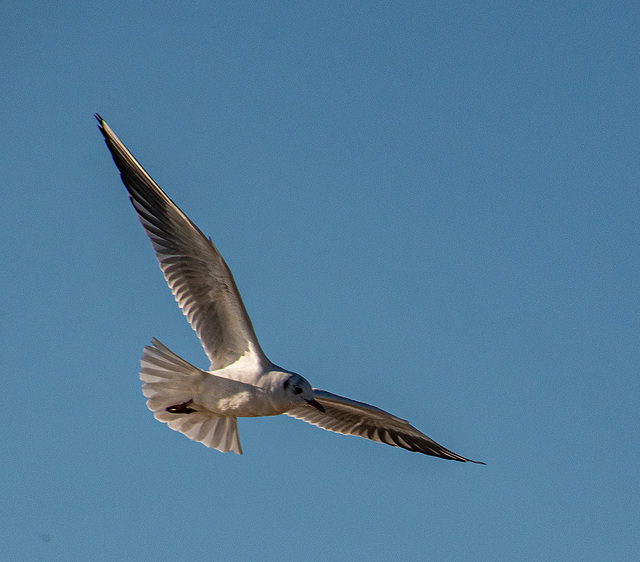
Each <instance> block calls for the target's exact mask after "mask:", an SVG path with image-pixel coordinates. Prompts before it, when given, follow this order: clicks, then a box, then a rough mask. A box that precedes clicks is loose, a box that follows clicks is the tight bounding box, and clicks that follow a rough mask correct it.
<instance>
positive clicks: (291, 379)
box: [282, 373, 324, 412]
mask: <svg viewBox="0 0 640 562" xmlns="http://www.w3.org/2000/svg"><path fill="white" fill-rule="evenodd" d="M282 390H283V391H284V393H285V395H286V397H287V399H288V400H291V401H292V402H302V403H306V404H309V406H313V407H314V408H316V409H317V410H320V411H321V412H324V408H323V407H322V404H320V403H319V402H318V401H317V400H316V399H315V397H314V395H313V389H312V388H311V385H310V384H309V381H308V380H307V379H305V378H304V377H301V376H300V375H298V374H296V373H291V374H290V375H289V376H287V377H286V378H285V379H284V380H283V382H282Z"/></svg>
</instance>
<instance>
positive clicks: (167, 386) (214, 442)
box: [140, 338, 242, 455]
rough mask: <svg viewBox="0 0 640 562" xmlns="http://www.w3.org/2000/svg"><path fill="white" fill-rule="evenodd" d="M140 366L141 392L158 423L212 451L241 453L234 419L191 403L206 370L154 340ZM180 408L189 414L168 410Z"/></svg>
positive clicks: (205, 375)
mask: <svg viewBox="0 0 640 562" xmlns="http://www.w3.org/2000/svg"><path fill="white" fill-rule="evenodd" d="M140 366H141V370H140V380H142V381H143V383H144V384H143V385H142V393H143V394H144V395H145V396H146V397H147V398H148V400H147V406H148V407H149V409H150V410H151V411H152V412H153V416H154V417H155V418H156V419H157V420H158V421H161V422H163V423H166V424H167V425H168V426H169V427H170V428H171V429H173V430H174V431H179V432H180V433H184V434H185V435H186V436H187V437H188V438H189V439H192V440H193V441H198V442H199V443H202V444H203V445H205V446H207V447H210V448H212V449H218V451H222V452H223V453H228V452H229V451H233V452H234V453H237V454H239V455H241V454H242V446H241V445H240V436H239V435H238V419H237V418H235V417H222V416H217V415H215V414H214V413H213V412H211V411H209V410H206V409H204V408H201V407H199V406H198V404H194V403H190V401H191V400H192V399H193V397H194V396H195V395H196V394H197V393H198V391H199V388H200V385H201V384H202V381H203V380H204V377H207V376H210V375H209V374H208V373H207V372H206V371H203V370H201V369H198V368H197V367H194V366H193V365H191V363H188V362H187V361H185V360H184V359H182V358H181V357H178V356H177V355H176V354H175V353H173V351H171V350H170V349H169V348H168V347H166V346H164V345H163V344H162V343H160V342H159V341H158V340H157V339H155V338H154V339H153V340H152V345H150V346H149V345H148V346H146V347H145V348H144V354H143V355H142V359H141V360H140ZM179 405H185V408H186V409H187V410H189V413H178V412H170V411H167V408H170V407H171V406H179Z"/></svg>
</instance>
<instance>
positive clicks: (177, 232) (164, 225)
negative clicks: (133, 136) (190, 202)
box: [96, 115, 268, 369]
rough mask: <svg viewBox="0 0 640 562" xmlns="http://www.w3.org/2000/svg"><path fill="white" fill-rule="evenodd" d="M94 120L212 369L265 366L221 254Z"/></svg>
mask: <svg viewBox="0 0 640 562" xmlns="http://www.w3.org/2000/svg"><path fill="white" fill-rule="evenodd" d="M96 119H97V120H98V122H99V123H100V125H99V128H100V131H101V132H102V134H103V135H104V138H105V141H106V143H107V147H108V148H109V150H110V151H111V155H112V156H113V160H114V162H115V163H116V166H117V167H118V169H119V170H120V175H121V177H122V182H123V183H124V185H125V187H126V188H127V191H128V192H129V195H130V199H131V202H132V203H133V206H134V208H135V210H136V212H137V213H138V217H139V219H140V222H141V223H142V226H144V229H145V231H146V232H147V235H148V236H149V238H150V239H151V243H152V244H153V249H154V250H155V252H156V256H157V257H158V261H159V262H160V268H161V269H162V272H163V273H164V277H165V279H166V280H167V283H168V284H169V287H170V288H171V290H172V291H173V295H174V296H175V298H176V301H177V303H178V304H179V305H180V308H181V309H182V312H183V313H184V315H185V316H186V317H187V319H188V320H189V323H190V324H191V326H192V327H193V329H194V330H195V331H196V333H197V334H198V337H199V338H200V341H201V342H202V346H203V347H204V349H205V351H206V353H207V355H208V356H209V359H210V360H211V369H220V368H223V367H226V366H227V365H230V364H232V363H235V362H236V361H237V360H238V359H240V358H241V357H245V356H248V355H254V356H255V359H257V360H258V361H259V362H260V363H263V362H268V360H267V358H266V357H265V355H264V353H263V352H262V350H261V349H260V345H259V343H258V338H257V337H256V334H255V332H254V330H253V326H252V324H251V319H250V318H249V315H248V314H247V311H246V309H245V307H244V304H243V302H242V299H241V297H240V293H239V292H238V288H237V287H236V283H235V281H234V279H233V275H232V274H231V271H230V270H229V267H228V266H227V264H226V263H225V261H224V259H223V258H222V256H221V255H220V252H218V250H217V248H216V247H215V246H214V245H213V243H212V242H211V240H210V239H208V238H207V237H206V236H205V235H204V234H203V233H202V232H201V231H200V229H199V228H198V227H197V226H196V225H195V224H193V222H191V220H190V219H189V217H187V215H185V214H184V213H183V212H182V211H181V210H180V209H179V208H178V206H177V205H176V204H175V203H174V202H173V201H172V200H171V199H169V197H168V196H167V195H166V194H165V193H164V191H162V189H160V186H158V184H157V183H156V182H155V181H153V178H152V177H151V176H150V175H149V174H148V173H147V172H146V171H145V169H144V168H143V167H142V166H141V165H140V164H139V163H138V161H137V160H136V159H135V158H134V156H133V155H132V154H131V152H129V150H128V149H127V147H126V146H125V145H124V144H123V143H122V142H121V141H120V139H119V138H118V137H117V136H116V135H115V133H114V132H113V131H112V130H111V129H110V128H109V126H108V125H107V124H106V123H105V121H104V120H103V119H102V117H100V116H99V115H96Z"/></svg>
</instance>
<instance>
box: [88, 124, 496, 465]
mask: <svg viewBox="0 0 640 562" xmlns="http://www.w3.org/2000/svg"><path fill="white" fill-rule="evenodd" d="M95 117H96V119H97V120H98V123H99V125H98V127H99V129H100V132H101V133H102V134H103V136H104V139H105V141H106V143H107V147H108V148H109V151H110V152H111V155H112V156H113V160H114V162H115V164H116V166H117V167H118V169H119V170H120V175H121V177H122V182H123V183H124V185H125V187H126V188H127V191H128V192H129V197H130V199H131V202H132V203H133V207H134V208H135V210H136V213H137V214H138V218H139V219H140V222H141V223H142V226H143V227H144V229H145V231H146V233H147V235H148V236H149V238H150V239H151V243H152V245H153V249H154V250H155V253H156V256H157V258H158V261H159V262H160V269H161V270H162V272H163V274H164V277H165V279H166V281H167V283H168V285H169V287H170V288H171V290H172V292H173V295H174V297H175V299H176V301H177V303H178V305H179V306H180V308H181V309H182V312H183V313H184V315H185V316H186V317H187V320H188V321H189V323H190V324H191V326H192V327H193V329H194V330H195V332H196V334H197V335H198V338H199V339H200V342H201V343H202V346H203V348H204V350H205V352H206V354H207V356H208V357H209V360H210V361H211V364H210V367H209V370H208V371H205V370H202V369H199V368H198V367H195V366H193V365H192V364H191V363H188V362H187V361H185V360H184V359H182V358H181V357H179V356H178V355H176V354H175V353H173V352H172V351H171V350H170V349H169V348H167V347H166V346H164V345H163V344H162V343H160V342H159V341H158V340H156V339H155V338H154V339H152V342H151V345H149V346H146V347H145V348H144V353H143V356H142V359H141V361H140V364H141V370H140V379H141V380H142V382H143V385H142V392H143V394H144V396H145V397H146V398H147V399H148V400H147V406H148V407H149V409H150V410H151V411H152V412H153V414H154V417H155V418H156V419H157V420H159V421H161V422H164V423H166V424H167V425H168V426H169V427H170V428H171V429H173V430H175V431H179V432H181V433H184V434H185V435H186V436H187V437H188V438H189V439H192V440H193V441H198V442H200V443H202V444H203V445H205V446H207V447H211V448H213V449H217V450H218V451H222V452H223V453H227V452H229V451H233V452H234V453H237V454H242V446H241V445H240V437H239V435H238V418H239V417H259V416H276V415H280V414H286V415H288V416H291V417H294V418H298V419H301V420H303V421H305V422H308V423H310V424H313V425H316V426H318V427H321V428H322V429H326V430H328V431H333V432H336V433H342V434H345V435H358V436H360V437H364V438H365V439H370V440H372V441H377V442H379V443H386V444H387V445H391V446H393V447H402V448H403V449H407V450H409V451H414V452H417V453H424V454H426V455H432V456H434V457H440V458H443V459H451V460H456V461H461V462H467V461H469V462H474V463H477V464H484V463H481V462H479V461H472V460H471V459H467V458H465V457H462V456H460V455H458V454H456V453H454V452H452V451H450V450H448V449H446V448H445V447H443V446H442V445H439V444H438V443H436V442H435V441H434V440H433V439H431V438H429V437H427V436H426V435H425V434H423V433H421V432H420V431H418V430H417V429H416V428H414V427H413V426H411V425H410V424H409V422H407V421H405V420H403V419H401V418H398V417H396V416H394V415H392V414H389V413H388V412H385V411H384V410H381V409H380V408H376V407H375V406H371V405H369V404H365V403H363V402H358V401H356V400H351V399H349V398H345V397H343V396H338V395H337V394H333V393H331V392H327V391H326V390H319V389H317V388H312V387H311V385H310V384H309V382H308V381H307V380H306V379H305V378H304V377H302V376H300V375H299V374H297V373H294V372H292V371H288V370H287V369H283V368H282V367H278V366H277V365H275V364H273V363H272V362H271V361H269V359H268V358H267V356H266V355H265V354H264V352H263V351H262V348H261V347H260V344H259V343H258V338H257V337H256V333H255V331H254V329H253V325H252V324H251V319H250V318H249V315H248V314H247V311H246V309H245V307H244V304H243V302H242V298H241V297H240V293H239V292H238V288H237V286H236V283H235V281H234V279H233V275H232V274H231V270H230V269H229V267H228V266H227V264H226V262H225V261H224V259H223V258H222V256H221V255H220V252H219V251H218V249H217V248H216V247H215V245H214V244H213V242H211V239H210V238H207V237H206V236H205V235H204V234H203V233H202V231H201V230H200V229H199V228H198V227H197V226H196V225H195V224H194V223H193V222H192V221H191V220H190V219H189V217H187V215H185V214H184V213H183V212H182V211H181V210H180V208H179V207H178V206H177V205H176V204H175V203H174V202H173V201H172V200H171V199H170V198H169V197H168V196H167V194H166V193H165V192H164V191H163V190H162V189H161V188H160V186H159V185H158V184H157V183H156V182H155V181H154V180H153V179H152V177H151V176H150V175H149V174H148V173H147V172H146V171H145V169H144V168H143V167H142V166H141V165H140V164H139V163H138V161H137V160H136V159H135V158H134V156H133V155H132V154H131V152H129V150H128V149H127V147H126V146H125V145H124V144H123V143H122V142H121V141H120V139H119V138H118V137H117V136H116V135H115V133H114V132H113V131H112V130H111V128H110V127H109V126H108V125H107V123H106V122H105V121H104V119H102V117H100V115H97V114H96V116H95Z"/></svg>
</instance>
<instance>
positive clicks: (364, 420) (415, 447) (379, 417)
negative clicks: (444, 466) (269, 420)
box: [286, 388, 484, 464]
mask: <svg viewBox="0 0 640 562" xmlns="http://www.w3.org/2000/svg"><path fill="white" fill-rule="evenodd" d="M313 393H314V398H315V399H316V400H317V401H318V402H319V403H320V404H321V405H322V406H323V407H324V410H325V411H324V412H320V411H319V410H318V409H317V408H313V407H312V406H307V405H305V406H301V407H298V408H294V409H292V410H289V411H288V412H286V413H287V415H288V416H291V417H293V418H297V419H300V420H303V421H306V422H307V423H310V424H312V425H315V426H317V427H321V428H322V429H326V430H328V431H333V432H335V433H342V434H343V435H357V436H359V437H364V438H365V439H370V440H371V441H377V442H378V443H386V444H387V445H391V446H392V447H402V448H403V449H407V450H409V451H413V452H416V453H423V454H425V455H431V456H434V457H440V458H443V459H450V460H456V461H461V462H473V463H476V464H484V463H483V462H480V461H473V460H471V459H467V458H465V457H462V456H460V455H458V454H457V453H454V452H453V451H450V450H449V449H447V448H445V447H443V446H442V445H440V444H439V443H436V442H435V441H434V440H433V439H431V438H430V437H427V436H426V435H425V434H424V433H422V432H421V431H418V430H417V429H416V428H415V427H413V426H412V425H411V424H410V423H409V422H408V421H406V420H403V419H401V418H398V417H397V416H394V415H393V414H390V413H388V412H385V411H384V410H381V409H380V408H376V407H375V406H371V405H370V404H365V403H364V402H358V401H356V400H351V399H350V398H345V397H344V396H338V395H337V394H333V393H331V392H327V391H326V390H318V389H315V388H314V389H313Z"/></svg>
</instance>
